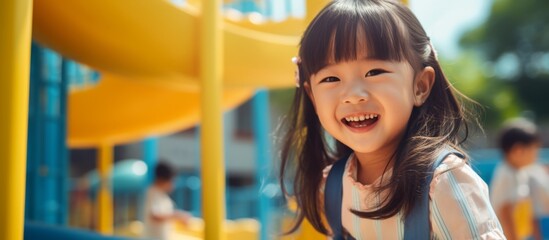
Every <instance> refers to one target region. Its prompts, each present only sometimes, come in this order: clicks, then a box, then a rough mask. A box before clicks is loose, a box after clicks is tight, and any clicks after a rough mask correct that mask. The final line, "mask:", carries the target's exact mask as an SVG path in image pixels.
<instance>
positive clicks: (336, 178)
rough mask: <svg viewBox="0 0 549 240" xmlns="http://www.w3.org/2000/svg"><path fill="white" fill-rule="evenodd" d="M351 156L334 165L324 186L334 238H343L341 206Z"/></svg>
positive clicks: (326, 211) (325, 201) (325, 207)
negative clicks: (347, 164) (344, 178)
mask: <svg viewBox="0 0 549 240" xmlns="http://www.w3.org/2000/svg"><path fill="white" fill-rule="evenodd" d="M348 159H349V157H348V156H347V157H344V158H342V159H340V160H338V161H336V162H335V163H334V164H333V165H332V169H330V172H329V173H328V177H327V178H326V186H325V188H324V212H325V213H326V219H327V220H328V224H330V228H331V229H332V233H333V240H343V239H345V238H344V237H343V226H342V223H341V206H342V203H341V201H342V198H343V195H342V194H343V182H342V178H343V172H344V171H345V163H347V160H348Z"/></svg>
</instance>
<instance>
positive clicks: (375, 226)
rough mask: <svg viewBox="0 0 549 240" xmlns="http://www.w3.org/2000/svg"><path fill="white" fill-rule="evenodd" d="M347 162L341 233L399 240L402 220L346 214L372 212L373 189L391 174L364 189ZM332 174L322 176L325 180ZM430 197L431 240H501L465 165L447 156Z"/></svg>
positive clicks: (484, 195) (483, 193) (481, 188)
mask: <svg viewBox="0 0 549 240" xmlns="http://www.w3.org/2000/svg"><path fill="white" fill-rule="evenodd" d="M350 158H351V159H349V161H347V163H346V166H345V173H344V174H343V199H342V203H343V204H342V206H341V208H342V209H341V210H342V211H341V218H342V222H343V227H344V228H345V229H346V230H347V231H348V232H349V233H350V234H351V235H353V237H354V238H356V239H357V240H361V239H403V237H404V216H403V215H402V214H400V213H399V214H397V215H395V216H393V217H390V218H387V219H382V220H375V219H367V218H360V217H358V216H356V215H355V214H353V213H352V212H350V211H349V210H350V209H355V210H360V211H372V210H374V209H375V208H376V206H378V203H379V202H380V201H381V199H382V197H383V196H379V195H376V194H374V192H373V187H374V186H379V185H380V184H381V181H383V182H385V181H386V180H388V179H389V177H390V173H389V172H391V171H388V172H387V173H386V174H385V175H384V176H383V180H382V178H381V177H380V178H379V179H377V180H376V181H375V182H374V183H372V184H370V185H363V184H361V183H359V182H357V181H356V176H357V172H356V169H357V168H356V165H357V162H356V161H357V160H356V158H355V157H354V155H351V156H350ZM330 168H331V166H328V167H327V168H326V169H325V170H324V179H326V177H327V175H328V172H329V170H330ZM323 188H324V185H323V187H322V190H324V189H323ZM322 192H323V191H322ZM382 195H383V193H382ZM429 197H430V202H429V203H430V204H429V205H430V221H431V230H432V234H433V237H434V238H435V239H505V236H504V235H503V231H502V229H501V226H500V224H499V221H498V219H497V217H496V214H495V213H494V210H493V209H492V206H491V204H490V199H489V196H488V186H487V185H486V183H485V182H484V181H483V180H482V179H481V178H480V177H479V176H478V175H477V174H476V173H475V172H474V171H473V170H472V169H471V167H470V166H469V165H467V164H465V162H464V160H463V159H460V158H458V157H456V156H454V155H450V156H448V157H447V158H446V159H445V160H444V161H443V163H442V164H441V165H440V166H439V167H437V168H436V170H435V173H434V175H433V180H432V181H431V189H430V192H429ZM322 199H323V198H322Z"/></svg>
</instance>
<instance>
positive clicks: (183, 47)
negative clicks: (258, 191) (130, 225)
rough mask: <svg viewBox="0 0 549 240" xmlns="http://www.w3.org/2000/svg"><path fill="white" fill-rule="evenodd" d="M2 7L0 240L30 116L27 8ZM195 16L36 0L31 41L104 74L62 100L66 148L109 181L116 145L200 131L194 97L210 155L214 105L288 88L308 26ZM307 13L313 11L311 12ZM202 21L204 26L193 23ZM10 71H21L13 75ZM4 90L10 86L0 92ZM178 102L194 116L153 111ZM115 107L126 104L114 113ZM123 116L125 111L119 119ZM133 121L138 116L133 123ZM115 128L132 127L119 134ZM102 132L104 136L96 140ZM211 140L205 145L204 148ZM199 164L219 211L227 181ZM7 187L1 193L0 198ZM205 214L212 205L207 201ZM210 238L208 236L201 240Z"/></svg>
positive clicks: (17, 199)
mask: <svg viewBox="0 0 549 240" xmlns="http://www.w3.org/2000/svg"><path fill="white" fill-rule="evenodd" d="M312 2H313V1H309V2H308V4H309V6H315V7H309V6H308V9H309V10H312V9H318V6H321V5H323V4H324V1H317V2H315V3H312ZM1 8H2V10H1V11H2V12H1V13H2V14H0V15H2V16H3V17H2V22H1V23H0V24H2V26H3V29H7V30H6V32H8V36H14V38H6V39H3V40H2V44H1V45H2V54H3V55H2V56H3V57H2V59H8V63H10V64H2V65H3V67H6V69H5V70H6V71H1V72H3V73H6V76H5V77H3V78H2V79H7V81H2V86H3V87H2V90H0V91H2V93H3V94H0V95H2V96H5V97H6V99H4V98H2V99H3V101H1V102H2V110H1V111H2V115H4V114H6V115H7V116H10V118H9V119H8V120H7V122H5V123H4V122H2V124H1V125H2V126H5V127H6V128H10V130H5V129H2V132H4V130H5V131H6V132H8V133H9V134H7V135H6V136H7V137H6V138H4V137H2V138H1V140H2V141H1V143H2V147H3V148H2V149H3V150H2V151H0V152H4V153H7V155H6V156H3V158H4V159H10V161H8V163H7V168H5V169H6V172H5V174H0V175H2V182H1V183H0V185H1V187H2V192H5V193H7V195H8V196H9V197H8V198H7V199H5V201H2V202H0V206H2V209H4V208H5V209H4V210H5V211H1V212H2V214H5V215H3V216H2V217H0V219H10V223H9V224H7V223H6V224H1V226H2V227H1V228H0V232H2V233H3V234H4V235H2V236H5V237H6V238H7V239H20V233H21V232H22V231H21V228H22V227H21V226H22V212H23V211H22V203H23V202H24V201H22V196H23V189H24V188H21V185H24V180H22V179H24V169H25V164H24V163H25V161H24V159H25V157H24V152H25V149H24V146H25V144H24V136H26V133H25V131H24V130H25V126H24V124H23V123H25V121H23V120H21V119H25V118H26V115H27V114H26V112H27V108H26V106H27V103H26V101H25V99H28V96H27V95H26V94H25V92H26V91H27V90H28V82H27V81H25V79H26V77H25V76H26V74H27V73H28V66H29V65H30V64H29V62H28V55H29V50H30V47H29V46H30V43H29V42H30V26H31V21H30V20H31V13H32V11H31V8H32V7H31V3H30V1H15V0H10V1H4V2H3V3H2V5H1ZM202 10H203V11H200V9H199V8H190V7H189V8H177V7H175V6H173V5H170V4H169V3H167V2H165V1H146V0H139V1H133V2H132V3H131V4H123V3H121V2H112V1H106V0H101V1H83V0H78V1H62V0H57V1H54V2H52V1H44V0H36V1H34V15H33V16H32V19H33V22H32V24H33V36H34V39H35V40H36V41H38V42H40V43H41V44H43V45H45V46H48V47H50V48H52V49H54V50H56V51H57V52H59V53H61V54H63V55H65V56H67V57H69V58H72V59H74V60H77V61H79V62H81V63H84V64H87V65H89V66H90V67H92V68H94V69H97V70H99V71H101V73H102V76H103V79H102V80H101V82H100V84H99V85H98V86H97V87H95V88H90V89H87V90H83V91H80V92H74V93H71V95H70V96H69V98H70V100H69V102H70V105H69V112H70V115H69V139H68V142H69V144H70V146H72V147H92V146H93V147H96V148H98V149H99V150H100V151H99V155H100V159H99V161H98V162H99V168H98V169H99V170H100V171H99V172H100V173H99V174H100V178H103V179H106V178H107V177H108V175H109V174H110V172H111V168H112V146H113V145H114V144H117V143H124V142H129V141H133V140H137V139H143V138H146V137H148V136H151V135H156V134H163V133H168V132H171V131H175V130H179V129H182V128H185V127H188V126H191V125H194V123H196V122H198V120H199V115H198V114H199V113H198V112H199V109H200V107H198V106H199V102H198V101H199V100H198V93H199V90H200V89H201V90H202V95H201V96H202V98H203V100H202V101H201V103H206V104H208V105H209V106H210V107H209V108H208V107H206V108H204V107H202V109H205V110H204V111H203V112H202V113H203V114H209V113H214V114H213V115H203V117H202V119H204V120H208V119H209V120H211V121H212V122H211V124H208V123H205V124H204V125H203V126H204V130H203V132H204V133H205V134H204V138H203V139H205V141H206V142H208V144H210V146H211V143H212V142H216V143H219V142H220V138H219V135H220V129H219V128H218V127H219V125H220V124H219V121H218V120H219V119H220V118H219V116H220V115H219V113H220V112H221V109H220V108H218V106H219V105H220V104H221V103H223V104H224V108H225V109H227V108H230V107H233V106H235V105H237V104H238V103H239V102H242V101H243V100H245V99H246V98H248V97H249V96H251V94H252V91H253V90H252V88H255V87H285V86H292V85H293V80H292V72H293V66H292V64H291V63H290V61H288V59H290V57H291V56H293V55H295V52H296V50H297V43H298V40H299V37H298V36H299V35H300V31H301V29H302V28H301V27H302V26H304V23H305V21H307V20H305V21H304V20H290V21H287V22H282V23H268V24H265V25H262V26H261V25H258V26H254V25H252V24H251V23H249V22H246V21H244V22H234V21H228V20H227V21H224V24H223V27H221V24H220V23H221V19H220V17H219V16H220V15H219V14H217V12H218V11H219V2H214V1H209V2H207V3H205V4H203V5H202ZM313 11H314V10H313ZM313 11H310V12H312V13H314V12H313ZM309 15H310V16H312V15H313V14H309ZM205 16H209V18H206V17H205ZM200 17H202V21H200V20H199V18H200ZM4 19H7V20H5V21H4ZM205 19H209V20H205ZM308 20H310V19H308ZM200 23H202V24H203V25H200ZM4 25H5V26H7V28H4ZM201 26H202V27H201ZM221 28H222V32H221V31H220V29H221ZM207 29H210V30H207ZM269 29H272V30H269ZM201 30H202V31H201ZM12 33H13V35H10V34H12ZM200 33H202V34H200ZM220 37H222V39H224V41H221V40H220V39H221V38H220ZM4 41H5V42H4ZM25 42H27V43H29V44H25ZM4 43H5V44H4ZM209 46H217V47H216V48H210V47H209ZM5 47H6V49H4V48H5ZM199 49H201V50H200V51H199ZM212 49H213V51H210V50H212ZM4 50H6V51H4ZM4 54H5V56H6V57H4ZM220 56H223V57H222V58H221V57H220ZM18 59H22V61H19V60H18ZM222 60H223V61H222ZM11 63H17V64H19V65H17V66H12V65H11ZM212 63H217V65H216V64H212ZM210 64H211V65H210ZM199 69H201V70H199ZM2 76H4V75H2ZM199 79H200V80H199ZM221 79H223V84H222V83H221ZM4 83H7V85H6V86H5V87H4ZM200 83H206V84H204V85H200ZM132 90H133V92H131V91H132ZM206 90H208V91H209V90H212V94H211V95H208V93H206V94H204V92H205V91H206ZM222 91H223V92H225V96H226V97H224V98H221V96H220V95H221V92H222ZM125 92H126V94H124V93H125ZM128 92H131V93H128ZM113 96H123V97H121V98H114V97H113ZM156 99H163V100H164V101H166V102H167V103H166V102H163V103H160V102H156V104H149V105H146V106H150V108H149V109H147V108H144V107H143V106H144V105H145V104H148V103H149V102H151V100H156ZM211 99H214V100H213V101H212V100H211ZM222 99H223V100H222ZM130 100H131V101H130ZM147 100H148V101H147ZM125 101H127V102H125ZM181 101H187V103H188V104H186V105H184V107H185V108H189V107H191V106H195V107H194V108H191V109H194V110H192V111H191V112H190V113H188V112H186V113H180V114H171V115H170V114H169V113H167V112H166V111H167V110H166V109H168V107H166V108H158V106H163V105H168V104H170V103H171V102H181ZM121 102H123V103H127V105H116V103H121ZM113 105H116V106H122V107H121V108H120V109H118V110H119V111H112V110H113V109H114V108H113ZM4 106H5V107H6V109H7V110H6V111H4V109H3V108H4ZM155 108H156V109H155ZM174 108H177V106H173V105H172V108H171V109H174ZM185 108H183V107H181V109H185ZM121 109H124V110H127V111H120V110H121ZM153 110H156V111H153ZM136 112H139V113H142V115H139V114H137V115H136V114H135V113H136ZM88 113H93V114H94V115H89V114H88ZM87 114H88V115H87ZM216 114H217V115H216ZM90 116H93V117H94V118H90ZM101 116H103V117H104V119H105V121H102V122H100V125H97V124H96V123H97V122H95V121H89V119H97V118H96V117H101ZM107 116H108V117H107ZM151 119H152V120H151ZM120 123H135V124H131V125H129V126H123V125H121V124H120ZM79 124H80V125H79ZM208 126H209V127H208ZM13 129H15V131H14V130H13ZM82 129H84V130H82ZM104 129H110V131H103V130H104ZM210 129H211V130H212V131H210ZM79 130H82V131H79ZM212 136H213V139H212V140H211V141H210V140H208V139H207V137H212ZM216 138H218V139H216ZM216 146H217V147H215V148H210V152H218V153H221V152H223V151H222V149H221V148H222V145H221V146H220V145H216ZM206 155H207V154H204V159H206V160H205V161H209V160H208V159H215V160H212V161H209V162H207V163H208V165H214V166H219V168H218V169H214V170H212V171H211V172H210V171H208V170H206V171H205V172H204V173H203V176H204V177H205V179H213V182H212V185H210V186H211V187H212V192H215V193H216V194H220V195H212V196H214V197H208V196H205V197H204V198H205V199H211V201H217V202H219V199H220V198H216V197H215V196H222V195H223V194H222V191H219V189H222V187H223V186H222V185H223V184H222V183H223V182H222V181H223V180H222V179H223V175H224V174H223V171H222V169H223V167H222V161H221V157H220V156H216V155H214V156H211V157H208V156H206ZM8 181H10V184H8V183H7V182H8ZM10 186H11V187H10ZM14 186H15V187H14ZM4 187H7V189H5V190H4V189H3V188H4ZM206 194H208V193H206ZM109 195H110V194H109V187H108V184H105V183H104V184H102V188H101V194H100V197H99V198H100V200H99V202H100V209H101V210H100V212H101V213H102V216H100V219H101V220H100V224H99V225H100V230H102V231H103V232H106V233H108V232H110V231H112V229H110V228H109V225H112V224H111V223H112V222H110V221H112V220H110V221H109V218H112V216H109V214H108V212H109V207H112V206H111V204H112V203H110V201H111V198H110V196H109ZM208 201H210V200H208ZM205 204H208V203H205ZM212 205H218V204H216V203H215V202H213V203H212ZM211 211H212V213H211V214H206V216H209V215H212V216H213V215H216V216H217V217H214V219H215V218H217V220H215V221H213V222H208V218H209V217H207V218H206V222H207V223H206V226H214V227H215V226H220V225H221V224H219V219H218V218H219V216H222V215H223V210H222V207H212V208H211ZM208 232H209V230H206V233H207V234H208ZM211 232H213V234H214V235H212V237H211V238H216V237H215V236H216V234H218V233H216V232H219V229H214V230H212V231H211ZM206 237H207V236H206ZM207 238H208V237H207Z"/></svg>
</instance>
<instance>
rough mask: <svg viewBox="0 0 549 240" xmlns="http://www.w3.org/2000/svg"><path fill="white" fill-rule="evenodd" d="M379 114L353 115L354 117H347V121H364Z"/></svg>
mask: <svg viewBox="0 0 549 240" xmlns="http://www.w3.org/2000/svg"><path fill="white" fill-rule="evenodd" d="M377 116H378V115H377V114H364V115H360V116H353V117H345V120H346V121H347V122H358V121H364V120H366V119H374V118H377Z"/></svg>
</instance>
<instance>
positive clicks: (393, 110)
mask: <svg viewBox="0 0 549 240" xmlns="http://www.w3.org/2000/svg"><path fill="white" fill-rule="evenodd" d="M295 63H296V64H297V68H298V71H297V73H296V78H297V79H296V81H297V82H296V84H297V89H296V94H295V98H294V102H293V106H292V110H291V113H290V114H291V116H290V117H289V118H288V121H289V123H288V124H287V128H288V129H287V134H286V138H285V139H284V140H285V141H284V143H283V149H282V166H281V172H280V177H281V184H282V188H283V191H284V192H285V193H286V194H289V193H288V191H287V189H288V187H286V186H285V185H284V181H283V180H282V179H284V177H285V175H286V172H287V171H288V169H286V168H287V167H291V168H292V169H294V170H295V178H294V179H293V181H294V182H293V186H292V187H291V189H292V195H294V196H295V200H296V202H297V205H298V211H297V219H298V221H297V222H296V225H295V226H294V228H293V229H292V230H291V231H294V230H296V229H297V227H298V226H299V224H300V223H301V221H302V220H303V219H304V218H306V219H307V220H308V221H309V222H310V223H311V224H312V225H313V226H314V227H315V229H316V230H318V231H319V232H321V233H324V234H326V235H332V233H333V232H335V231H332V229H333V228H334V225H332V222H333V221H334V218H332V217H331V216H329V215H328V216H327V215H326V213H325V211H324V209H335V210H336V211H337V210H340V217H341V220H335V222H336V225H337V223H338V221H339V224H340V225H341V224H342V229H343V235H345V236H348V237H349V238H350V237H352V238H355V239H403V238H413V237H406V236H409V232H411V231H409V232H408V230H407V229H409V228H408V226H406V225H410V224H414V222H413V221H406V220H407V219H409V218H408V217H409V216H411V215H414V216H415V215H417V214H416V213H414V211H416V210H417V209H416V210H414V209H415V208H416V206H417V205H418V204H420V203H421V202H422V201H421V199H422V197H425V206H427V207H425V208H426V212H428V213H427V214H426V216H425V219H426V220H425V221H426V225H427V232H430V233H427V234H428V235H427V236H428V237H427V238H435V239H504V238H505V237H504V235H503V233H502V230H501V227H500V224H499V222H498V219H497V218H496V216H495V214H494V211H493V209H492V207H491V205H490V201H489V198H488V188H487V186H486V184H485V183H484V182H483V180H482V179H481V178H480V177H479V176H478V175H477V174H476V173H475V172H474V171H473V170H472V169H471V167H470V166H469V165H468V162H467V158H466V157H465V154H464V153H463V150H461V148H460V147H459V144H460V143H461V142H463V141H464V140H465V138H466V136H467V126H466V122H465V120H466V119H465V111H464V109H463V106H462V104H461V103H460V102H459V101H458V99H457V98H456V95H458V94H459V93H458V92H457V90H455V89H454V88H453V87H452V85H450V83H449V82H448V80H447V79H446V78H445V76H444V74H443V72H442V69H441V67H440V65H439V63H438V60H437V56H436V52H435V50H434V48H433V46H432V45H431V43H430V41H429V37H427V35H426V33H425V30H424V29H423V28H422V26H421V24H420V23H419V21H418V20H417V18H416V17H415V16H414V14H413V13H412V12H411V11H410V10H409V9H408V8H406V7H405V6H403V5H401V4H400V3H398V2H397V1H391V0H335V1H333V2H331V3H329V4H328V6H326V7H325V8H324V9H323V10H322V11H321V12H320V13H319V14H318V15H317V16H316V17H315V19H314V20H313V21H312V23H311V24H310V25H309V26H308V28H307V30H306V31H305V33H304V35H303V38H302V40H301V46H300V51H299V57H298V58H296V61H295ZM445 149H450V150H451V151H452V152H454V153H453V154H449V155H443V156H442V152H443V151H444V150H445ZM441 156H442V157H441ZM437 158H441V159H442V160H443V161H442V163H441V164H440V165H435V163H434V162H435V160H436V159H437ZM339 159H341V161H346V163H345V165H344V174H343V175H342V177H341V178H340V181H341V182H342V183H341V184H339V185H340V186H341V185H342V194H341V195H342V196H337V197H339V198H342V200H341V206H329V205H326V206H324V199H325V197H327V198H326V199H328V198H331V197H333V196H328V195H327V196H324V192H325V191H328V190H331V189H329V188H325V184H327V183H326V177H327V175H328V174H329V172H330V168H331V167H332V164H334V163H336V162H338V161H337V160H339ZM432 168H433V169H432ZM433 172H434V173H433ZM431 177H432V180H429V179H430V178H431ZM427 180H429V181H428V182H427V183H426V184H424V182H425V181H427ZM423 185H427V186H426V187H425V188H424V187H422V186H423ZM425 189H429V190H425ZM427 194H428V195H427ZM335 195H337V194H335ZM337 212H338V214H339V211H337ZM427 215H428V216H427ZM325 218H328V219H325ZM335 219H339V216H336V218H335ZM325 220H328V222H330V225H329V226H328V225H327V224H326V221H325ZM411 229H412V230H413V229H414V228H413V227H411ZM335 233H337V232H335ZM337 238H340V237H337ZM416 239H417V238H416ZM422 239H425V238H422Z"/></svg>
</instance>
